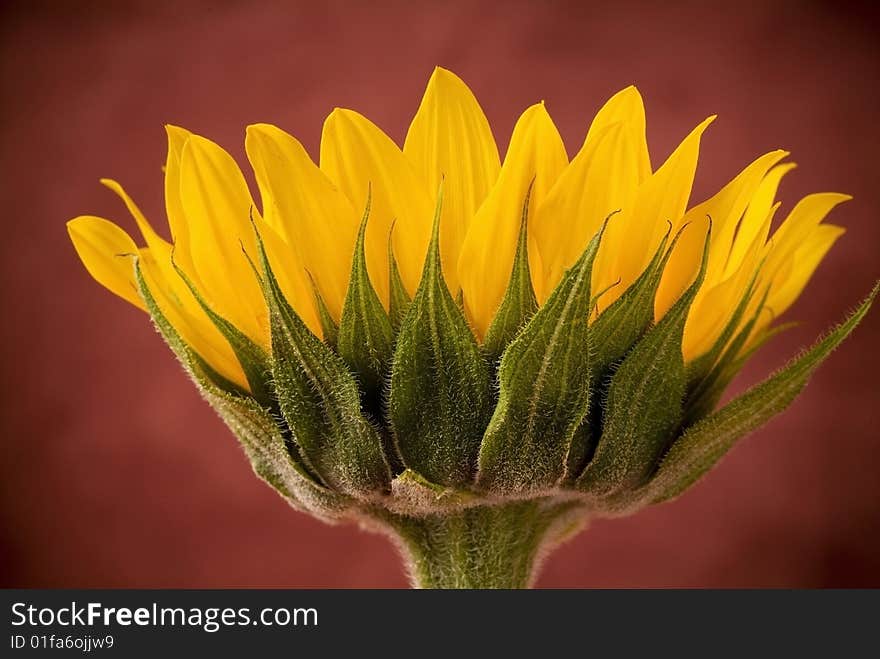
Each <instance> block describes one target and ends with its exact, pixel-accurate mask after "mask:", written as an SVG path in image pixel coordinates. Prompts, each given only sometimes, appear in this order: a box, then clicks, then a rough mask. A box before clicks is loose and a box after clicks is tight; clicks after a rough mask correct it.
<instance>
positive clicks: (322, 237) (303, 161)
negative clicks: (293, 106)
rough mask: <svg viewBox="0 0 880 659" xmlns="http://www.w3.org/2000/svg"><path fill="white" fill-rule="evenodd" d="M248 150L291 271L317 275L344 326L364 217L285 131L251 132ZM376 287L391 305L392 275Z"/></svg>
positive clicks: (257, 128)
mask: <svg viewBox="0 0 880 659" xmlns="http://www.w3.org/2000/svg"><path fill="white" fill-rule="evenodd" d="M245 149H246V150H247V154H248V158H249V159H250V162H251V165H252V166H253V168H254V173H255V174H256V179H257V186H258V187H259V189H260V195H261V197H262V201H263V218H264V220H265V222H266V223H267V224H268V225H270V226H271V227H272V228H273V229H274V230H275V231H277V232H278V234H279V237H281V238H282V239H283V240H284V241H285V242H286V243H287V244H288V245H290V247H291V248H292V249H290V250H289V253H288V255H287V258H288V259H290V260H291V261H292V262H291V263H289V265H290V266H291V267H296V268H297V269H298V270H301V269H302V268H305V270H307V271H308V272H309V273H311V275H312V277H313V278H314V280H315V283H316V284H317V286H318V289H319V291H320V293H321V296H322V298H323V299H324V302H325V303H326V304H327V308H328V309H329V311H330V313H331V315H332V316H333V317H334V319H335V320H337V321H338V320H339V318H340V317H341V315H342V303H343V302H344V300H345V294H346V291H347V288H348V277H349V273H350V271H351V257H352V253H353V250H354V241H355V236H356V235H357V230H358V223H359V221H360V216H359V213H358V212H357V211H356V210H355V208H354V206H352V204H351V202H349V200H348V199H347V198H346V197H345V195H343V194H342V193H341V192H339V190H337V189H336V187H335V186H334V185H333V183H332V182H331V181H330V179H329V178H327V176H326V174H324V173H323V172H322V171H321V170H320V169H318V167H317V165H315V163H313V162H312V160H311V158H309V155H308V154H307V153H306V150H305V149H304V148H303V146H302V145H301V144H300V143H299V141H297V140H296V138H294V137H293V136H291V135H288V134H287V133H285V132H284V131H283V130H281V129H280V128H276V127H275V126H270V125H268V124H256V125H253V126H248V129H247V137H246V139H245ZM373 256H375V255H373ZM382 266H383V264H382V263H381V262H378V261H377V260H376V259H375V258H374V259H373V269H374V272H381V268H382ZM368 267H369V266H368ZM303 277H304V275H303ZM301 281H304V279H301ZM374 286H376V288H377V289H378V288H380V287H384V294H385V296H386V299H387V289H388V276H387V274H383V275H382V276H380V277H378V280H377V281H376V282H375V284H374ZM380 295H381V293H380Z"/></svg>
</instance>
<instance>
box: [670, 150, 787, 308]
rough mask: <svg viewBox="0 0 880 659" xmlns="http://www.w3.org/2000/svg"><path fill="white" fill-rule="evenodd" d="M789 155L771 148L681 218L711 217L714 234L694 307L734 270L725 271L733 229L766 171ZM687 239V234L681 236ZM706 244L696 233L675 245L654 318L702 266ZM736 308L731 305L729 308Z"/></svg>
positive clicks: (684, 220) (674, 299)
mask: <svg viewBox="0 0 880 659" xmlns="http://www.w3.org/2000/svg"><path fill="white" fill-rule="evenodd" d="M786 155H788V154H787V153H786V152H785V151H781V150H777V151H771V152H770V153H767V154H765V155H763V156H761V157H760V158H757V159H756V160H755V161H754V162H752V163H751V164H750V165H748V166H747V167H746V168H745V169H743V170H742V171H741V172H740V173H739V174H738V175H737V176H736V177H735V178H734V179H733V180H732V181H730V183H728V184H727V185H725V186H724V187H723V188H721V190H720V191H719V192H718V193H717V194H715V195H714V196H713V197H711V198H710V199H707V200H706V201H704V202H703V203H701V204H698V205H696V206H694V207H693V208H691V209H690V210H689V211H688V212H687V213H686V214H685V216H684V217H683V218H682V221H681V223H682V224H685V223H688V222H702V221H703V220H705V219H706V218H712V237H711V239H710V241H709V262H708V263H707V267H706V278H705V281H704V283H703V287H702V291H701V292H699V293H697V298H696V299H695V300H694V303H693V307H694V308H696V307H698V306H700V304H699V299H700V296H701V295H704V294H705V292H708V291H709V290H711V289H712V288H713V287H714V286H715V285H716V284H718V283H720V282H721V281H723V280H724V279H727V278H728V277H730V275H731V274H732V272H730V273H727V274H725V272H726V270H725V267H726V265H727V261H728V256H729V254H730V250H731V244H732V243H733V238H734V232H735V231H736V228H737V224H738V223H739V221H740V218H741V217H743V212H744V211H745V209H746V206H747V205H748V204H749V201H750V200H751V199H752V197H753V195H754V194H755V191H756V190H757V189H758V187H759V186H760V184H761V181H762V179H763V178H764V175H765V174H766V173H767V171H768V170H769V169H770V168H771V167H772V166H773V165H775V164H776V163H777V162H779V160H781V159H782V158H784V157H785V156H786ZM682 238H683V239H684V238H685V237H684V236H682ZM702 250H703V245H702V244H698V241H696V240H695V239H694V237H693V235H690V236H688V237H687V238H686V239H684V240H682V241H680V244H677V245H676V249H675V250H674V251H673V254H672V256H671V258H670V259H669V262H668V263H667V265H666V269H665V270H664V272H663V278H662V280H661V282H660V287H659V288H658V290H657V297H656V299H655V301H654V315H655V319H656V320H659V319H660V318H662V317H663V316H664V315H665V314H666V312H667V311H668V310H669V308H670V307H671V306H672V305H673V304H674V303H675V301H676V300H677V299H678V298H679V296H680V295H681V294H682V293H683V292H684V290H685V289H686V288H687V287H688V286H689V285H690V282H691V281H693V278H694V277H695V276H696V274H697V271H698V270H699V269H700V262H701V260H702ZM730 311H731V312H732V311H733V310H732V309H731V310H730Z"/></svg>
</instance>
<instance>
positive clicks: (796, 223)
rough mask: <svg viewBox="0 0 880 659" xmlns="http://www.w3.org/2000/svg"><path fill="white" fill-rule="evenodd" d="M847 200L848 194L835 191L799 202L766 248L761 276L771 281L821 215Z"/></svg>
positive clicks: (822, 217)
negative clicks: (765, 258) (765, 259)
mask: <svg viewBox="0 0 880 659" xmlns="http://www.w3.org/2000/svg"><path fill="white" fill-rule="evenodd" d="M850 199H852V197H851V196H850V195H845V194H840V193H837V192H820V193H816V194H811V195H807V196H806V197H804V198H803V199H801V200H800V201H799V202H798V203H797V204H796V205H795V207H794V208H793V209H792V211H791V213H789V214H788V217H786V218H785V220H784V221H783V222H782V224H780V225H779V228H778V229H777V230H776V232H775V233H774V234H773V237H772V238H771V239H770V242H769V243H768V245H767V261H766V263H765V265H764V268H763V273H764V276H766V277H767V278H768V280H773V279H774V278H775V277H776V274H777V273H778V271H779V268H780V267H781V266H782V265H783V264H784V263H785V262H786V261H788V259H789V258H790V257H791V255H792V254H794V252H795V251H796V250H798V249H799V248H800V247H801V246H802V245H803V244H804V242H805V241H806V239H807V237H808V236H809V235H810V234H812V233H813V231H814V229H815V228H816V227H817V226H818V225H819V223H820V222H821V221H822V220H823V219H825V216H826V215H828V213H830V212H831V210H832V209H833V208H834V207H835V206H837V205H838V204H841V203H843V202H845V201H849V200H850Z"/></svg>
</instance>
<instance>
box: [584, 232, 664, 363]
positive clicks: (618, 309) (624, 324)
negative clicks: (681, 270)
mask: <svg viewBox="0 0 880 659" xmlns="http://www.w3.org/2000/svg"><path fill="white" fill-rule="evenodd" d="M669 233H670V232H669V231H667V232H666V235H665V236H663V239H662V240H661V241H660V245H659V246H658V247H657V251H656V252H654V256H653V257H652V259H651V262H650V263H649V264H648V266H647V267H646V268H645V270H644V272H642V274H641V275H639V277H638V278H637V279H636V280H635V281H634V282H633V283H632V284H631V285H630V287H629V288H627V289H626V291H624V293H623V295H621V296H620V297H619V298H617V299H616V300H615V301H614V302H613V303H612V304H611V306H609V307H608V308H607V309H605V311H603V312H602V313H601V314H599V317H598V318H596V320H595V321H594V322H593V324H592V326H591V327H590V333H591V337H592V342H593V364H592V368H593V373H594V374H595V376H596V377H597V378H599V377H602V376H603V375H604V374H605V373H606V371H607V370H608V368H609V367H611V366H612V365H613V364H615V363H617V362H618V361H619V360H620V359H621V358H622V357H623V356H624V355H625V354H626V353H627V352H628V351H629V350H630V349H631V348H632V347H633V345H634V344H635V342H636V341H638V340H639V339H640V338H641V337H642V335H643V334H644V333H645V331H646V330H647V329H648V327H650V326H651V323H652V322H653V320H654V298H655V296H656V294H657V287H658V286H659V285H660V279H661V277H662V276H663V270H664V268H665V267H666V262H667V261H668V260H669V256H670V254H672V250H673V249H674V248H675V244H676V242H677V241H678V237H679V236H680V235H681V232H680V231H679V233H678V234H676V236H675V237H674V238H673V240H672V244H671V245H669V249H667V248H666V245H667V243H668V242H669Z"/></svg>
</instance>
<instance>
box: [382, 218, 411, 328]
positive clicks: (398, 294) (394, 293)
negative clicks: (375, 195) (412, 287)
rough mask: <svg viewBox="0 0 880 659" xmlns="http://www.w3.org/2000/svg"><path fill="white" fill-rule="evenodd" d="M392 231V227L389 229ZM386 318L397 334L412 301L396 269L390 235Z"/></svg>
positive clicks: (389, 236)
mask: <svg viewBox="0 0 880 659" xmlns="http://www.w3.org/2000/svg"><path fill="white" fill-rule="evenodd" d="M391 231H392V232H393V231H394V227H393V226H392V227H391ZM388 284H389V287H388V289H389V295H388V316H389V318H390V319H391V328H392V329H393V330H394V332H395V333H397V332H398V331H399V330H400V325H401V323H403V319H404V317H405V316H406V311H407V309H409V305H410V303H411V302H412V300H411V299H410V297H409V294H408V293H407V292H406V287H405V286H404V285H403V279H402V278H401V276H400V270H399V269H398V267H397V259H395V258H394V250H393V249H392V247H391V234H390V233H389V235H388Z"/></svg>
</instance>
